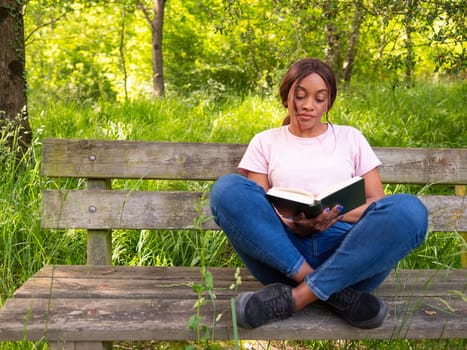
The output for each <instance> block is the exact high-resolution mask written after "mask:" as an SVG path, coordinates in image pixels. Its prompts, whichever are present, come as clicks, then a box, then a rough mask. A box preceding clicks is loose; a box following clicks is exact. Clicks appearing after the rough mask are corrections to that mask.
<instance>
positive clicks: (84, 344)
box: [49, 341, 112, 350]
mask: <svg viewBox="0 0 467 350" xmlns="http://www.w3.org/2000/svg"><path fill="white" fill-rule="evenodd" d="M49 348H50V349H51V350H111V349H112V342H110V341H106V342H100V341H70V342H58V341H56V342H49Z"/></svg>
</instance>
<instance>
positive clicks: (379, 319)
mask: <svg viewBox="0 0 467 350" xmlns="http://www.w3.org/2000/svg"><path fill="white" fill-rule="evenodd" d="M378 301H379V304H380V309H379V312H378V314H377V315H376V316H375V317H373V318H372V319H370V320H366V321H361V322H353V321H351V320H348V319H346V318H344V319H345V320H346V321H347V322H348V323H350V324H351V325H352V326H354V327H358V328H363V329H372V328H378V327H379V326H381V325H382V324H383V322H384V320H385V319H386V316H387V315H388V308H387V307H386V304H384V302H382V301H381V300H379V299H378Z"/></svg>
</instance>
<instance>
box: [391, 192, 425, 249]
mask: <svg viewBox="0 0 467 350" xmlns="http://www.w3.org/2000/svg"><path fill="white" fill-rule="evenodd" d="M386 199H387V200H388V201H390V202H391V204H392V205H391V206H390V210H391V216H392V217H393V218H394V220H395V221H396V222H397V223H398V224H399V225H400V226H403V227H404V230H398V232H400V233H402V232H404V233H407V232H410V233H412V235H413V236H412V237H413V239H415V245H416V246H419V245H420V244H422V242H423V241H424V239H425V236H426V233H427V229H428V210H427V208H426V207H425V205H424V204H423V203H422V201H421V200H420V199H419V198H418V197H417V196H414V195H411V194H395V195H391V196H388V197H386ZM404 238H406V239H407V238H409V237H401V239H404Z"/></svg>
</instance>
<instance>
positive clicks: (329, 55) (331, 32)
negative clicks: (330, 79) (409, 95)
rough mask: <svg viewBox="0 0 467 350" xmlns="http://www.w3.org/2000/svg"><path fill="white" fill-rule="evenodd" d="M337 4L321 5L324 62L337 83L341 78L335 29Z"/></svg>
mask: <svg viewBox="0 0 467 350" xmlns="http://www.w3.org/2000/svg"><path fill="white" fill-rule="evenodd" d="M338 6H339V4H338V2H337V1H336V0H329V1H326V2H324V3H323V17H324V19H325V25H324V32H325V34H326V43H327V48H326V62H327V63H328V64H329V65H330V66H331V67H332V69H333V70H334V73H335V75H336V79H337V81H339V79H340V77H341V76H342V57H341V49H340V43H339V39H340V38H339V32H338V29H337V15H338V11H339V8H338Z"/></svg>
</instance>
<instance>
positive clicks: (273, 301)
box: [235, 283, 295, 328]
mask: <svg viewBox="0 0 467 350" xmlns="http://www.w3.org/2000/svg"><path fill="white" fill-rule="evenodd" d="M294 310H295V303H294V301H293V298H292V287H290V286H288V285H285V284H282V283H273V284H269V285H267V286H266V287H264V288H262V289H260V290H259V291H256V292H245V293H240V294H239V295H238V296H237V298H236V299H235V311H236V314H237V324H238V325H239V326H241V327H243V328H256V327H259V326H262V325H263V324H265V323H267V322H269V321H273V320H282V319H284V318H287V317H290V316H292V315H293V313H294Z"/></svg>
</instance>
